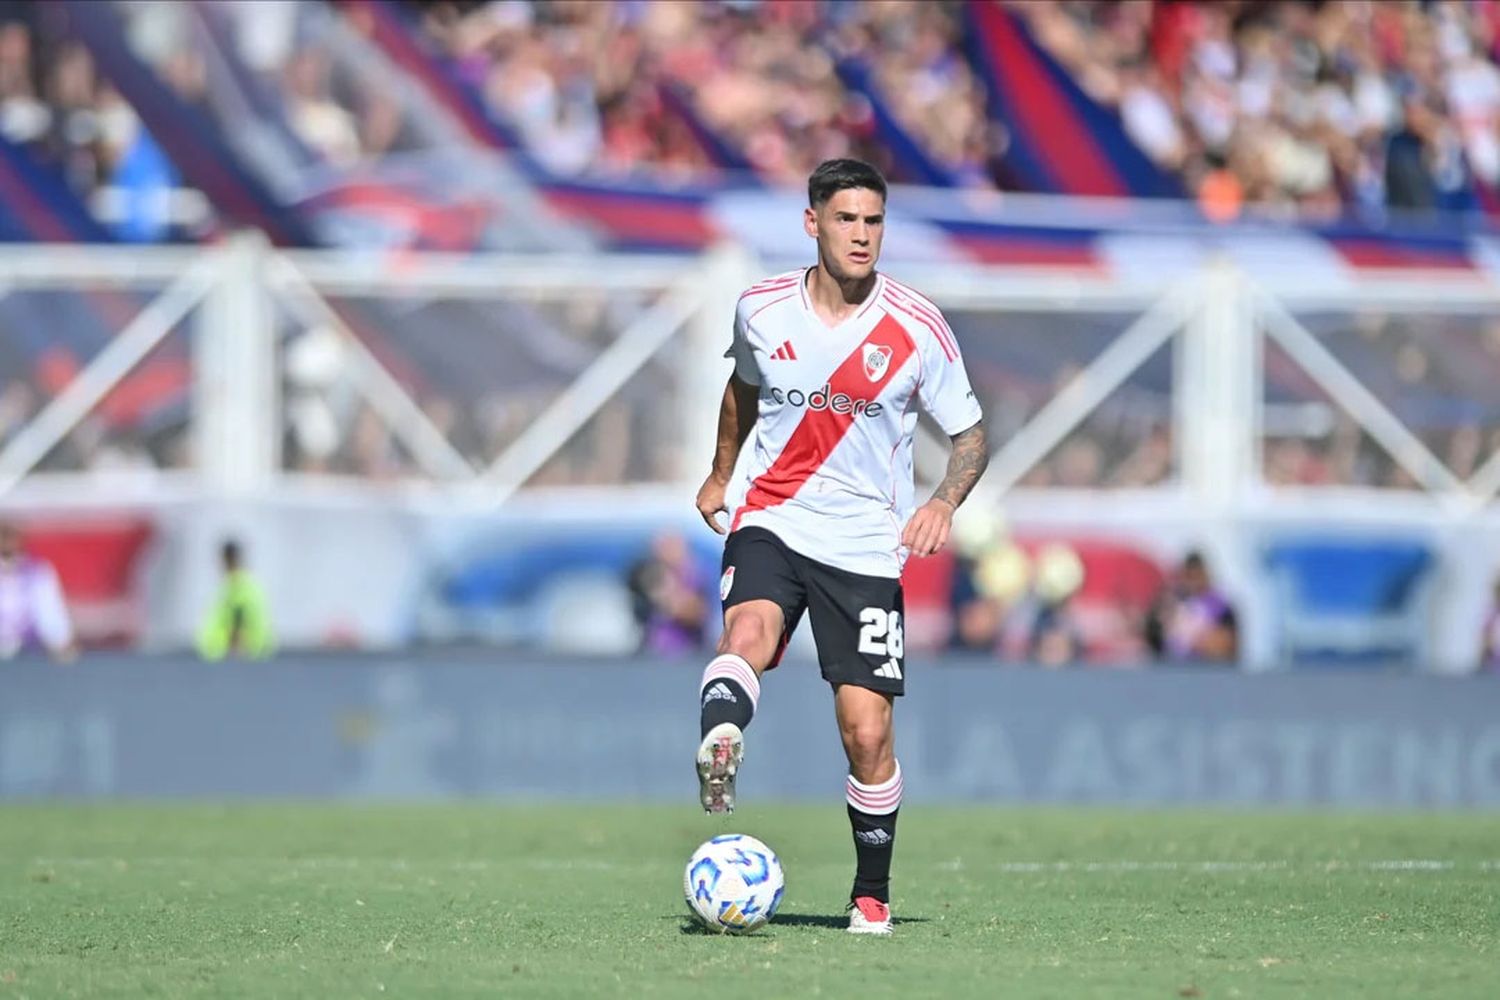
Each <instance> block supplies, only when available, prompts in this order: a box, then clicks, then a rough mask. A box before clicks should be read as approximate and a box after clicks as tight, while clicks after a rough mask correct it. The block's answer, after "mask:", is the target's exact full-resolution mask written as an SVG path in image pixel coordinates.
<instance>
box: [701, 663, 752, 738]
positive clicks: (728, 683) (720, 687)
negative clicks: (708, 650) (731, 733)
mask: <svg viewBox="0 0 1500 1000" xmlns="http://www.w3.org/2000/svg"><path fill="white" fill-rule="evenodd" d="M759 699H760V678H758V677H757V676H756V675H755V671H754V670H752V669H750V664H748V663H746V662H745V660H744V659H743V658H742V657H739V656H735V655H734V654H733V653H723V654H721V655H719V656H716V657H714V658H713V660H712V661H710V662H709V664H708V667H707V668H706V669H705V670H704V671H703V682H702V687H701V688H700V689H699V692H698V704H699V705H700V706H701V708H700V711H701V713H702V714H701V715H700V716H699V728H700V732H699V734H698V735H699V737H700V738H701V737H703V736H707V735H708V731H709V730H710V729H712V728H713V727H714V726H717V725H718V724H719V723H721V722H732V723H734V724H735V725H736V726H739V727H740V729H741V730H742V731H743V730H744V729H745V727H747V726H749V725H750V720H751V718H753V717H754V715H755V703H756V702H757V701H758V700H759Z"/></svg>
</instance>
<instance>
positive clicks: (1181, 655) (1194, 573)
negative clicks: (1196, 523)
mask: <svg viewBox="0 0 1500 1000" xmlns="http://www.w3.org/2000/svg"><path fill="white" fill-rule="evenodd" d="M1146 644H1147V645H1148V646H1149V647H1150V648H1151V651H1152V652H1153V653H1154V654H1155V655H1156V657H1157V658H1158V659H1161V660H1167V661H1173V662H1183V663H1193V662H1215V663H1233V662H1234V661H1235V660H1236V659H1237V658H1238V657H1239V624H1238V621H1237V620H1236V618H1235V613H1234V607H1233V606H1232V605H1231V604H1230V603H1229V600H1228V599H1227V598H1226V597H1225V596H1224V595H1223V594H1222V593H1221V592H1220V591H1219V590H1218V589H1217V588H1215V587H1214V583H1213V579H1212V577H1210V576H1209V572H1208V564H1207V563H1206V562H1205V561H1204V558H1203V556H1202V554H1201V553H1198V552H1189V553H1188V554H1187V556H1186V557H1184V558H1183V560H1182V565H1181V567H1179V568H1178V570H1177V573H1176V576H1175V577H1174V578H1173V579H1172V580H1171V581H1170V582H1169V583H1168V584H1167V586H1166V587H1165V588H1163V590H1162V594H1161V596H1160V597H1159V598H1158V599H1157V601H1156V603H1155V605H1154V606H1153V607H1152V608H1151V610H1150V611H1149V612H1148V613H1147V616H1146Z"/></svg>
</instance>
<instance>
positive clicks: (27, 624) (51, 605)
mask: <svg viewBox="0 0 1500 1000" xmlns="http://www.w3.org/2000/svg"><path fill="white" fill-rule="evenodd" d="M33 649H40V650H44V651H46V652H47V653H48V654H50V655H51V656H52V658H53V659H55V660H71V659H73V658H74V657H75V656H76V655H77V653H78V650H77V646H76V644H75V642H74V639H73V623H72V620H71V619H70V618H69V617H68V606H67V602H66V601H65V600H64V598H63V591H62V585H61V583H59V582H58V579H57V571H56V570H54V569H53V568H52V567H51V565H49V564H48V563H46V562H45V561H43V560H41V559H38V558H36V557H34V556H29V555H27V554H26V553H25V552H24V551H23V550H22V548H21V532H20V529H18V528H17V527H16V526H15V525H14V524H10V523H7V522H5V521H0V659H10V658H11V657H14V656H16V655H18V654H20V653H22V652H25V651H27V650H33Z"/></svg>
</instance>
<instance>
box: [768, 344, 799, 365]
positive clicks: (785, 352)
mask: <svg viewBox="0 0 1500 1000" xmlns="http://www.w3.org/2000/svg"><path fill="white" fill-rule="evenodd" d="M771 360H772V361H796V360H797V352H796V351H794V350H793V349H792V342H791V341H790V340H788V341H784V342H783V343H782V345H781V346H780V347H778V348H776V350H774V351H772V352H771Z"/></svg>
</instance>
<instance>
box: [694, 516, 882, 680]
mask: <svg viewBox="0 0 1500 1000" xmlns="http://www.w3.org/2000/svg"><path fill="white" fill-rule="evenodd" d="M723 573H724V575H723V577H722V578H721V580H720V584H719V591H720V596H721V597H722V599H723V601H724V610H726V611H728V610H729V609H730V608H732V607H734V606H735V605H736V604H743V603H744V602H746V601H755V600H767V601H775V602H776V603H777V604H778V605H780V607H781V614H782V621H783V622H784V623H785V624H784V625H783V628H782V634H781V645H780V646H778V647H777V650H776V657H775V659H774V660H772V662H771V666H773V667H774V666H775V665H776V664H777V662H779V661H780V660H781V654H782V652H783V651H785V649H786V644H787V640H788V639H790V638H791V636H792V631H793V630H794V629H795V628H796V627H797V623H798V622H800V621H801V620H802V612H803V611H807V612H808V613H809V616H810V617H811V618H812V629H813V640H814V641H815V642H816V643H817V646H818V664H819V666H820V667H821V668H822V670H823V679H824V680H826V681H827V682H828V683H830V684H834V685H838V684H853V685H855V686H857V687H862V688H869V689H870V690H872V691H884V692H887V693H889V694H893V695H900V694H904V693H905V692H906V655H905V653H906V649H905V646H906V644H905V641H904V639H905V633H904V632H903V629H904V627H905V624H904V622H903V621H902V617H903V615H904V612H905V610H906V609H905V604H904V602H903V600H902V595H901V581H900V580H899V579H892V578H891V577H886V576H865V575H864V574H863V573H851V572H849V571H848V570H844V569H836V568H834V567H832V566H828V565H825V564H824V563H820V562H818V561H816V560H814V559H809V558H807V557H806V556H804V555H800V554H798V553H796V552H793V551H792V550H791V549H789V548H787V546H786V543H785V542H783V541H782V540H781V539H780V538H777V537H776V535H775V534H773V533H772V532H770V531H768V530H766V529H765V528H757V527H749V528H741V529H739V530H738V531H735V532H733V533H731V534H730V536H729V539H728V541H726V542H725V543H724V563H723Z"/></svg>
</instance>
